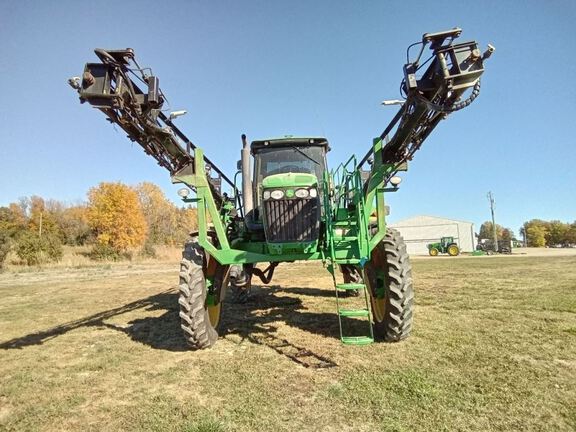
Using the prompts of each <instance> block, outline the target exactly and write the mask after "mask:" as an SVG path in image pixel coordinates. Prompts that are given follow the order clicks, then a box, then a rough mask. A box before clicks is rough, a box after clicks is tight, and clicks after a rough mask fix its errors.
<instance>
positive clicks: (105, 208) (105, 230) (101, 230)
mask: <svg viewBox="0 0 576 432" xmlns="http://www.w3.org/2000/svg"><path fill="white" fill-rule="evenodd" d="M88 200H89V205H88V215H87V216H88V223H89V225H90V227H91V228H92V230H93V232H94V236H95V239H96V243H97V244H98V245H99V246H100V247H104V248H110V249H112V250H114V251H115V252H118V253H127V252H131V251H133V250H134V249H136V248H139V247H140V246H142V245H143V244H144V241H145V239H146V231H147V226H146V220H145V219H144V215H143V213H142V208H141V206H140V202H139V201H138V194H137V193H136V191H135V190H134V189H132V188H130V187H129V186H126V185H124V184H122V183H100V185H99V186H98V187H94V188H92V189H90V191H89V192H88Z"/></svg>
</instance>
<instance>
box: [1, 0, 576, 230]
mask: <svg viewBox="0 0 576 432" xmlns="http://www.w3.org/2000/svg"><path fill="white" fill-rule="evenodd" d="M520 5H521V6H520ZM0 20H1V21H2V23H1V25H0V40H2V44H0V58H2V61H1V62H0V94H1V95H2V100H1V102H0V205H6V204H8V203H10V202H13V201H16V200H17V199H18V198H19V197H22V196H29V195H40V196H42V197H44V198H54V199H58V200H63V201H66V202H69V203H72V202H76V201H81V200H84V199H85V196H86V192H87V190H88V189H89V188H90V187H92V186H95V185H97V184H98V183H99V182H101V181H122V182H125V183H128V184H136V183H139V182H142V181H151V182H154V183H156V184H158V185H160V186H161V187H162V188H163V189H164V190H165V191H166V194H167V195H168V196H169V197H171V198H173V199H176V190H177V186H175V185H172V184H171V183H170V180H169V177H168V173H167V172H166V171H164V170H163V169H162V168H160V167H158V166H157V165H156V164H155V161H154V160H153V159H151V158H149V157H147V156H145V155H144V153H143V152H142V151H141V150H140V147H139V146H138V145H136V144H133V143H130V142H129V140H128V139H127V138H126V137H125V135H124V134H123V133H122V131H120V130H118V129H117V128H116V129H115V128H114V127H113V126H111V125H110V124H108V123H107V122H106V121H105V119H104V116H103V115H102V114H100V113H99V112H97V111H96V110H94V109H91V108H90V107H89V106H88V105H80V104H79V103H78V99H77V95H76V94H75V93H74V91H73V90H72V89H70V88H69V87H68V85H67V84H66V80H67V78H69V77H70V76H73V75H80V74H81V72H82V69H83V65H84V63H85V62H88V61H94V60H95V59H96V57H95V56H94V54H93V51H92V50H93V49H94V48H96V47H102V48H111V49H112V48H125V47H131V48H134V49H135V51H136V54H137V57H138V59H139V61H140V63H141V64H142V65H146V66H151V67H152V68H153V70H154V72H155V74H156V75H157V76H158V77H159V78H160V85H161V87H162V89H163V91H164V92H165V94H166V95H167V96H168V98H169V100H170V103H171V107H172V108H173V109H186V110H188V114H187V115H186V116H184V117H181V118H179V119H178V120H177V124H178V125H179V127H180V128H181V129H182V130H183V131H184V132H185V133H186V134H187V135H188V136H189V137H190V138H191V139H192V141H194V142H195V143H196V144H197V145H199V146H201V147H202V148H203V149H204V150H205V153H206V154H207V155H208V157H210V158H211V159H212V160H213V161H214V162H216V164H217V165H218V166H219V167H220V168H222V169H223V170H224V171H225V172H227V173H229V174H233V170H234V169H235V165H236V160H237V159H238V158H239V151H240V135H241V134H242V133H246V134H247V135H248V137H249V139H256V138H265V137H270V136H279V135H284V134H293V135H323V136H326V137H327V138H328V139H329V141H330V142H331V146H332V152H331V153H330V154H329V163H330V165H331V166H332V167H335V166H336V165H337V164H338V163H340V162H342V161H344V160H345V159H347V158H348V157H349V156H350V155H351V154H352V153H356V154H358V155H359V156H361V155H363V154H364V153H365V152H366V151H367V150H368V149H369V146H370V144H371V140H372V138H373V137H374V136H377V135H379V134H380V132H381V131H382V130H383V129H384V127H385V126H386V125H387V124H388V122H389V121H390V119H391V118H392V117H393V115H394V114H395V108H389V107H388V108H386V107H382V106H380V104H379V103H380V101H381V100H383V99H390V98H397V97H398V96H399V94H398V87H399V83H400V80H401V78H402V65H403V63H404V62H405V52H406V47H407V46H408V45H409V44H410V43H412V42H416V41H418V40H419V39H420V38H421V35H422V34H423V33H425V32H435V31H440V30H445V29H448V28H452V27H455V26H459V27H461V28H463V29H464V33H463V35H462V37H461V40H464V39H475V40H477V41H479V42H480V44H481V46H482V48H484V47H485V46H486V44H487V43H492V44H494V45H495V46H496V49H497V51H496V53H495V54H494V55H493V56H492V58H490V60H489V61H488V62H486V69H487V70H486V73H485V74H484V77H483V81H482V92H481V94H480V96H479V97H478V99H477V100H476V101H475V102H474V103H473V104H472V105H471V106H470V107H469V108H468V109H466V110H463V111H461V112H457V113H455V114H453V115H451V116H450V117H449V118H448V119H447V120H446V121H444V122H442V123H441V124H440V125H439V126H438V128H437V129H436V130H435V131H434V132H433V133H432V135H431V136H430V137H429V139H428V140H427V141H426V142H425V144H424V145H423V147H422V149H421V150H420V151H419V152H418V153H417V154H416V156H415V158H414V161H413V162H412V163H411V165H410V170H409V171H408V172H407V173H405V174H404V175H403V177H404V181H403V183H402V185H401V188H400V191H399V192H398V193H395V194H389V195H387V200H388V203H389V204H390V205H391V207H392V213H391V216H390V221H392V222H394V221H397V220H400V219H403V218H405V217H409V216H414V215H417V214H428V215H435V216H445V217H451V218H456V219H463V220H469V221H473V222H474V223H476V229H477V230H478V229H479V224H480V223H482V222H483V221H485V220H488V219H489V217H490V211H489V205H488V200H487V198H486V194H487V192H488V191H492V192H493V193H494V195H495V197H496V217H497V222H498V223H500V224H501V225H504V226H506V227H510V228H512V229H514V230H517V229H518V228H519V226H520V225H521V224H522V223H523V222H524V221H526V220H528V219H532V218H542V219H560V220H562V221H570V222H571V221H574V220H575V219H576V193H575V189H576V188H575V185H576V169H575V165H576V145H575V144H576V143H575V141H576V138H575V136H574V131H573V130H574V126H573V125H574V117H575V115H576V86H574V84H573V77H574V76H576V60H575V58H574V56H573V55H571V54H570V52H571V49H572V48H573V44H574V42H575V41H576V32H575V31H574V27H573V26H574V22H575V21H576V2H574V1H547V2H544V1H525V2H522V3H518V2H513V1H486V2H480V1H477V2H467V1H435V2H419V1H413V2H401V1H357V2H351V1H300V0H292V1H270V0H268V1H256V0H254V1H251V0H247V1H232V0H229V1H204V2H201V1H182V2H178V1H172V2H158V1H137V2H136V1H125V2H116V1H94V2H89V3H82V2H77V1H74V2H72V1H57V2H42V1H7V0H3V1H0Z"/></svg>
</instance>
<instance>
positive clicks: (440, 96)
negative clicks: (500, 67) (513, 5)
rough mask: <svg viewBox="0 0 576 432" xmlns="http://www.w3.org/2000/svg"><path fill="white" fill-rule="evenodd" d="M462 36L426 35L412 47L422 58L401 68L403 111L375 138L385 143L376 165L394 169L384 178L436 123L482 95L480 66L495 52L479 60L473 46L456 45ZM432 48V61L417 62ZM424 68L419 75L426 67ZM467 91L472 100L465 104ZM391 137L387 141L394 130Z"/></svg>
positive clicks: (457, 33) (490, 50)
mask: <svg viewBox="0 0 576 432" xmlns="http://www.w3.org/2000/svg"><path fill="white" fill-rule="evenodd" d="M461 32H462V30H461V29H459V28H454V29H452V30H448V31H444V32H439V33H426V34H424V35H423V36H422V41H421V42H417V43H415V44H412V45H410V47H409V48H408V52H407V57H409V51H410V48H412V47H414V46H417V45H421V49H420V53H419V54H418V56H417V58H416V59H415V60H414V61H410V60H409V58H407V62H408V63H406V64H405V65H404V79H403V81H402V84H401V86H400V88H401V91H402V93H403V95H404V96H405V100H404V101H403V103H402V108H400V110H399V111H398V113H397V114H396V116H395V117H394V118H393V119H392V121H391V122H390V124H389V125H388V126H387V127H386V129H385V130H384V132H382V134H381V135H380V137H379V140H380V141H387V142H386V143H385V144H384V145H383V146H382V148H381V151H380V152H379V153H380V155H379V157H381V160H379V161H378V162H379V163H378V164H376V165H379V164H380V163H381V164H382V165H392V166H393V167H394V168H393V169H392V170H390V171H389V172H388V175H387V178H390V177H392V176H393V175H394V174H395V173H396V172H397V171H398V168H399V167H400V166H401V165H402V164H404V163H405V162H407V161H409V160H411V159H412V157H413V155H414V153H415V152H416V151H417V150H418V149H419V148H420V146H421V145H422V143H423V142H424V140H425V139H426V138H427V137H428V135H430V133H431V132H432V130H433V129H434V128H435V127H436V126H437V125H438V123H439V122H440V121H441V120H442V119H444V118H446V116H447V115H448V114H450V113H451V112H454V111H458V110H460V109H463V108H465V107H467V106H468V105H470V104H471V103H472V102H473V101H474V99H476V97H477V96H478V94H479V93H480V76H481V75H482V73H483V72H484V64H483V61H484V60H486V59H487V58H488V57H490V56H491V55H492V53H493V52H494V47H493V46H491V45H488V49H487V50H486V51H485V52H484V53H483V54H481V53H480V50H479V49H478V44H477V43H476V42H475V41H472V42H463V43H458V44H454V43H453V42H454V40H455V39H456V38H457V37H458V36H460V33H461ZM428 44H430V49H431V50H432V55H431V56H430V57H429V58H428V59H427V60H426V61H424V62H422V63H421V62H420V59H421V57H422V54H423V52H424V49H425V47H426V46H427V45H428ZM426 65H428V66H427V68H426V69H425V70H424V72H422V70H423V69H424V67H425V66H426ZM467 90H470V94H469V96H468V97H467V98H466V99H463V97H464V95H465V93H466V91H467ZM395 127H396V129H395V131H394V133H393V134H392V135H391V136H390V133H391V132H392V130H393V129H394V128H395ZM373 152H374V149H371V150H370V151H369V152H368V154H366V156H365V157H364V158H363V159H362V161H361V162H360V164H359V165H362V164H364V162H366V161H367V160H368V158H369V157H370V156H371V155H372V154H373Z"/></svg>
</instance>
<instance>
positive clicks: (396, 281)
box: [364, 229, 414, 342]
mask: <svg viewBox="0 0 576 432" xmlns="http://www.w3.org/2000/svg"><path fill="white" fill-rule="evenodd" d="M364 283H365V284H366V286H367V289H368V292H369V293H370V303H371V307H372V320H373V328H374V335H375V336H376V337H377V338H379V339H383V340H385V341H387V342H398V341H401V340H403V339H406V338H407V337H408V336H409V335H410V332H411V331H412V318H413V308H414V289H413V287H412V266H411V264H410V258H409V256H408V253H407V252H406V245H405V244H404V239H403V238H402V236H401V235H400V233H399V232H398V231H396V230H394V229H387V231H386V235H385V237H384V239H383V240H382V241H381V242H380V244H379V245H378V246H376V248H374V250H373V251H372V256H371V259H370V262H368V263H367V264H366V266H365V267H364Z"/></svg>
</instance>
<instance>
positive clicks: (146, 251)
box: [140, 238, 157, 258]
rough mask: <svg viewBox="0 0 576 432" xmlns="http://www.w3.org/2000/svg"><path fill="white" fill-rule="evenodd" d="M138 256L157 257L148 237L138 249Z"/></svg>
mask: <svg viewBox="0 0 576 432" xmlns="http://www.w3.org/2000/svg"><path fill="white" fill-rule="evenodd" d="M140 256H142V257H145V258H156V257H157V255H156V249H155V248H154V245H153V244H152V241H151V240H150V239H149V238H148V239H147V240H146V241H145V242H144V246H142V250H141V251H140Z"/></svg>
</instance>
